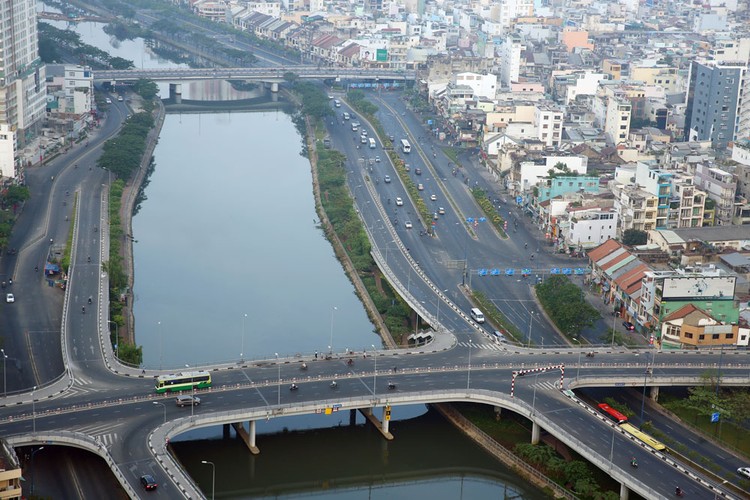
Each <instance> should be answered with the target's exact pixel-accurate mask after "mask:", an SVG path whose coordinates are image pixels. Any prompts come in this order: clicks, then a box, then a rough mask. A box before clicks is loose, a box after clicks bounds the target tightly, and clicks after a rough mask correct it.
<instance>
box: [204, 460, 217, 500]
mask: <svg viewBox="0 0 750 500" xmlns="http://www.w3.org/2000/svg"><path fill="white" fill-rule="evenodd" d="M201 463H202V464H205V465H210V466H211V500H214V498H216V464H215V463H213V462H211V461H210V460H201Z"/></svg>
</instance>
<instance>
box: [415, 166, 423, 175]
mask: <svg viewBox="0 0 750 500" xmlns="http://www.w3.org/2000/svg"><path fill="white" fill-rule="evenodd" d="M414 173H415V174H417V175H422V169H421V168H419V167H417V168H415V169H414Z"/></svg>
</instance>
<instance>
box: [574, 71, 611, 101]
mask: <svg viewBox="0 0 750 500" xmlns="http://www.w3.org/2000/svg"><path fill="white" fill-rule="evenodd" d="M576 76H577V79H576V81H575V85H569V86H568V87H567V88H566V89H565V90H566V94H565V104H570V103H571V102H572V101H574V100H575V98H576V96H579V95H596V91H597V89H598V88H599V82H601V81H604V80H609V75H608V74H607V73H593V72H590V71H585V72H582V73H578V74H577V75H576Z"/></svg>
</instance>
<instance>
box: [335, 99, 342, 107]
mask: <svg viewBox="0 0 750 500" xmlns="http://www.w3.org/2000/svg"><path fill="white" fill-rule="evenodd" d="M333 105H334V106H336V107H337V108H340V107H341V101H339V100H338V99H334V100H333Z"/></svg>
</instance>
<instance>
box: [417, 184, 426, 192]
mask: <svg viewBox="0 0 750 500" xmlns="http://www.w3.org/2000/svg"><path fill="white" fill-rule="evenodd" d="M417 189H418V190H420V191H424V185H422V183H419V184H417Z"/></svg>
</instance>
